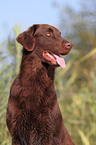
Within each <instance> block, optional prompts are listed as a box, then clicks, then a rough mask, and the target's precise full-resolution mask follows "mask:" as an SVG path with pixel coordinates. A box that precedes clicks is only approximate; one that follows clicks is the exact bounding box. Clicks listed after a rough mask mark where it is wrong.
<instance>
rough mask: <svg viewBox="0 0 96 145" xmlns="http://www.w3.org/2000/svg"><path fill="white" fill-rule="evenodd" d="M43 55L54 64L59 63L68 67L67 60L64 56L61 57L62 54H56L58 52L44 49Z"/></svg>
mask: <svg viewBox="0 0 96 145" xmlns="http://www.w3.org/2000/svg"><path fill="white" fill-rule="evenodd" d="M43 57H44V58H45V59H46V60H47V61H50V62H51V63H52V64H53V65H57V64H58V65H60V66H61V68H65V67H66V64H65V60H64V59H63V58H62V57H60V56H58V55H56V54H54V53H52V52H47V51H44V52H43Z"/></svg>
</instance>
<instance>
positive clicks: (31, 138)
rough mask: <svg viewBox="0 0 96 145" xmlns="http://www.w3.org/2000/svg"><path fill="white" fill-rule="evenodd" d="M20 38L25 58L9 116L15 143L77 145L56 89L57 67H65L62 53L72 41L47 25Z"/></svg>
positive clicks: (65, 52)
mask: <svg viewBox="0 0 96 145" xmlns="http://www.w3.org/2000/svg"><path fill="white" fill-rule="evenodd" d="M17 41H18V42H19V43H20V44H22V45H23V57H22V62H21V66H20V71H19V74H18V76H17V77H16V79H15V80H14V82H13V84H12V87H11V91H10V97H9V100H8V107H7V115H6V118H7V119H6V121H7V126H8V129H9V132H10V134H11V136H12V145H74V143H73V141H72V139H71V137H70V136H69V134H68V132H67V130H66V128H65V126H64V122H63V118H62V115H61V112H60V109H59V105H58V102H57V96H56V92H55V89H54V72H55V68H56V67H57V66H61V67H62V68H65V61H64V59H63V58H61V57H60V55H66V54H68V52H69V51H70V49H71V48H72V44H71V43H70V42H68V41H67V40H65V39H63V38H62V37H61V33H60V31H59V30H58V29H56V28H55V27H52V26H50V25H46V24H40V25H39V24H36V25H33V26H31V27H30V28H29V29H28V30H27V31H25V32H23V33H21V34H20V35H19V36H18V37H17Z"/></svg>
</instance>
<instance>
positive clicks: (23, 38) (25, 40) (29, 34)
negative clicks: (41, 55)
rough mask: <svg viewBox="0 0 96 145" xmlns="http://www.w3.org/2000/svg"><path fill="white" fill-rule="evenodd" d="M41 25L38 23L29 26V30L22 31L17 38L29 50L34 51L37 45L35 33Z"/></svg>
mask: <svg viewBox="0 0 96 145" xmlns="http://www.w3.org/2000/svg"><path fill="white" fill-rule="evenodd" d="M38 27H39V25H38V24H36V25H33V26H31V27H29V29H28V30H27V31H24V32H23V33H21V34H20V35H19V36H18V37H17V38H16V40H17V41H18V42H19V43H20V44H21V45H22V46H24V48H25V49H26V50H27V51H32V50H33V49H34V47H35V37H34V34H35V32H36V30H37V28H38Z"/></svg>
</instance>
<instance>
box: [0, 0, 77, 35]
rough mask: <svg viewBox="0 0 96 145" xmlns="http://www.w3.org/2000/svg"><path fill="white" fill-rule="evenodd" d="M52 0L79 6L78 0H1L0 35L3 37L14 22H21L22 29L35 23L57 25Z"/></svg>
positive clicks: (57, 13)
mask: <svg viewBox="0 0 96 145" xmlns="http://www.w3.org/2000/svg"><path fill="white" fill-rule="evenodd" d="M54 2H58V3H60V4H61V5H65V6H66V5H72V6H73V7H74V8H75V7H76V8H78V7H79V0H1V1H0V37H5V36H6V35H7V34H8V33H9V32H10V31H11V29H12V28H13V27H14V26H15V24H16V23H17V24H21V26H22V29H21V30H22V31H24V30H26V29H27V28H28V27H29V26H31V25H33V24H36V23H39V24H50V25H53V26H58V24H59V11H58V10H57V8H55V7H54V6H53V3H54Z"/></svg>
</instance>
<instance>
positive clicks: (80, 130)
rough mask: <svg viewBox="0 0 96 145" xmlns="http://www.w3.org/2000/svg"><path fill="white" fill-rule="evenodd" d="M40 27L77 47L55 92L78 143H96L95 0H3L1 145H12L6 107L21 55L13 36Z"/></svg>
mask: <svg viewBox="0 0 96 145" xmlns="http://www.w3.org/2000/svg"><path fill="white" fill-rule="evenodd" d="M37 23H38V24H50V25H53V26H55V27H57V28H58V29H59V30H60V31H61V32H62V37H64V38H65V39H68V40H69V41H70V42H72V43H73V45H74V46H73V49H72V50H71V52H70V54H68V55H67V56H66V57H64V58H65V60H66V65H67V67H66V68H65V69H61V68H57V70H56V77H55V78H56V80H55V88H56V91H57V95H58V101H59V105H60V108H61V111H62V115H63V118H64V122H65V126H66V128H67V130H68V131H69V133H70V135H71V137H72V139H73V140H74V142H75V143H76V145H96V0H46V1H45V0H40V1H39V0H35V1H33V0H27V1H24V0H16V1H13V0H7V1H6V0H3V1H0V145H11V138H10V135H9V132H8V129H7V127H6V106H7V101H8V97H9V91H10V86H11V84H12V82H13V80H14V78H15V77H16V75H17V74H18V71H19V65H20V60H21V55H22V54H21V50H22V47H21V46H20V45H19V44H18V43H17V42H16V41H15V38H16V37H17V36H18V34H19V33H20V32H22V31H25V30H27V28H28V27H29V26H31V25H33V24H37Z"/></svg>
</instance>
